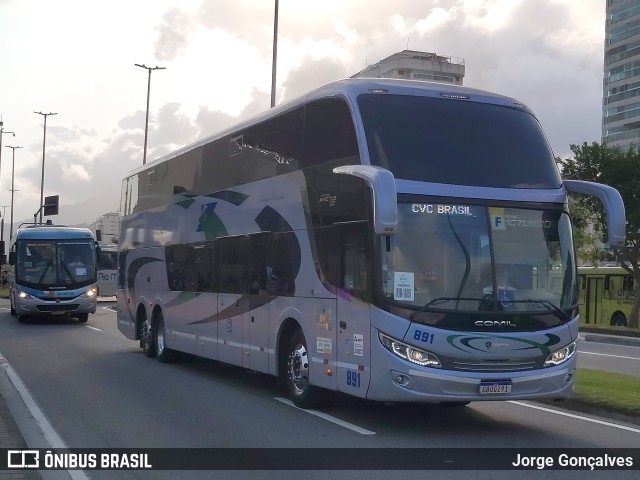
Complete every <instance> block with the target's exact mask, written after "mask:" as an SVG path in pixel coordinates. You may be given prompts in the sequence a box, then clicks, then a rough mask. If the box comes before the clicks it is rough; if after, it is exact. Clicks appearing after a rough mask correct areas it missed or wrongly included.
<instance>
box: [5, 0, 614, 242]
mask: <svg viewBox="0 0 640 480" xmlns="http://www.w3.org/2000/svg"><path fill="white" fill-rule="evenodd" d="M605 3H606V1H605V0H580V1H579V2H578V1H575V0H400V1H389V0H323V1H321V2H319V1H317V0H316V1H312V0H279V15H278V64H277V81H276V103H277V104H281V103H284V102H286V101H288V100H292V99H294V98H296V97H298V96H300V95H302V94H304V93H306V92H307V91H309V90H311V89H313V88H316V87H319V86H321V85H323V84H325V83H328V82H331V81H333V80H338V79H341V78H346V77H350V76H351V75H353V74H355V73H356V72H358V71H360V70H362V69H363V68H365V67H366V66H367V65H368V64H373V63H376V62H377V61H378V60H381V59H383V58H385V57H388V56H389V55H392V54H393V53H396V52H399V51H402V50H405V49H407V48H408V49H410V50H418V51H425V52H435V53H437V54H439V55H444V56H451V57H458V58H462V59H464V62H465V67H466V72H465V78H464V85H465V86H468V87H473V88H479V89H482V90H488V91H492V92H495V93H500V94H504V95H508V96H512V97H515V98H517V99H518V100H520V101H522V102H524V103H526V104H527V105H528V106H529V107H530V108H531V109H532V110H533V111H534V112H535V114H536V115H537V117H538V118H539V120H540V122H541V124H542V127H543V129H544V130H545V132H546V134H547V137H548V139H549V142H550V144H551V147H552V149H553V151H554V154H555V155H556V156H560V157H562V158H567V157H569V156H570V155H571V152H570V145H571V144H581V143H582V142H588V143H591V142H593V141H598V142H599V141H600V134H601V113H602V76H603V58H604V25H605ZM274 5H275V0H133V1H131V0H126V1H125V0H110V1H109V2H104V1H97V0H56V1H55V2H53V1H50V0H0V115H1V116H2V120H3V122H4V130H5V133H4V135H3V140H2V143H3V147H2V150H3V151H2V153H1V164H0V207H4V208H1V209H0V210H1V211H2V215H3V217H4V218H6V219H7V220H6V223H5V231H6V230H7V229H8V223H9V218H10V210H11V208H10V205H11V192H10V189H11V174H12V160H13V155H14V153H15V169H14V224H16V225H17V224H18V223H19V222H21V221H27V220H29V219H31V220H32V219H33V214H34V213H35V212H36V211H37V210H38V208H39V204H40V186H41V174H42V159H43V140H45V138H44V117H43V116H42V115H39V114H36V113H34V112H42V113H50V112H51V113H57V115H51V116H49V117H47V118H48V119H47V128H46V142H45V149H44V151H45V162H44V163H45V175H44V195H45V196H49V195H59V196H60V205H61V207H60V215H58V216H57V217H50V218H52V219H53V220H54V222H55V223H66V224H70V225H74V224H78V223H91V222H93V221H95V220H96V218H97V217H99V216H100V215H102V214H104V213H107V212H113V211H117V210H118V206H119V202H120V184H121V180H122V178H123V177H124V175H125V174H126V172H128V171H129V170H132V169H133V168H136V167H138V166H140V165H141V164H142V158H143V145H144V126H145V112H146V101H147V82H148V72H147V70H145V69H142V68H139V67H136V66H135V64H136V63H138V64H143V65H146V66H148V67H156V66H159V67H164V68H165V69H164V70H155V71H153V73H152V75H151V89H150V108H149V110H150V111H149V132H148V148H147V163H148V162H151V161H153V160H154V159H156V158H159V157H160V156H162V155H165V154H167V153H169V152H171V151H173V150H175V149H177V148H179V147H182V146H184V145H187V144H190V143H192V142H195V141H196V140H198V139H200V138H203V137H206V136H209V135H211V134H214V133H215V132H217V131H219V130H222V129H223V128H226V127H229V126H232V125H233V124H234V123H237V122H239V121H241V120H243V119H246V118H248V117H251V116H253V115H255V114H258V113H260V112H262V111H265V110H267V109H269V107H270V97H271V65H272V47H273V20H274ZM7 132H14V133H15V136H13V135H12V134H11V133H7ZM6 145H10V146H21V147H23V148H22V149H16V150H12V149H9V148H5V146H6ZM4 238H8V233H5V236H4Z"/></svg>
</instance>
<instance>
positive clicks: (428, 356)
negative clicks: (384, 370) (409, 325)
mask: <svg viewBox="0 0 640 480" xmlns="http://www.w3.org/2000/svg"><path fill="white" fill-rule="evenodd" d="M378 337H379V338H380V342H381V343H382V345H384V347H385V348H386V349H387V350H389V351H390V352H391V353H393V354H395V355H397V356H398V357H400V358H402V359H404V360H408V361H409V362H411V363H415V364H416V365H420V366H422V367H433V368H442V364H441V363H440V360H438V357H436V356H435V355H434V354H433V353H430V352H425V351H424V350H421V349H419V348H416V347H412V346H411V345H407V344H406V343H403V342H400V341H398V340H396V339H395V338H391V337H388V336H387V335H385V334H384V333H382V332H378Z"/></svg>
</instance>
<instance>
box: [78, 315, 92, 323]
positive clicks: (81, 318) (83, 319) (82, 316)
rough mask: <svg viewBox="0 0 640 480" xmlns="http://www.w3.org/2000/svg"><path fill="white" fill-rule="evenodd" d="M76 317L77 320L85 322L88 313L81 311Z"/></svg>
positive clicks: (87, 318)
mask: <svg viewBox="0 0 640 480" xmlns="http://www.w3.org/2000/svg"><path fill="white" fill-rule="evenodd" d="M76 318H77V319H78V321H79V322H80V323H85V322H86V321H87V320H89V314H88V313H81V314H80V315H78V316H77V317H76Z"/></svg>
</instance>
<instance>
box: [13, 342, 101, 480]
mask: <svg viewBox="0 0 640 480" xmlns="http://www.w3.org/2000/svg"><path fill="white" fill-rule="evenodd" d="M0 365H1V366H2V368H4V370H5V372H6V374H7V377H9V380H10V381H11V383H12V384H13V386H14V387H15V389H16V391H17V392H18V394H20V397H21V398H22V401H23V402H24V404H25V405H26V407H27V408H28V409H29V412H30V413H31V416H32V417H33V419H34V420H35V422H36V425H37V426H38V427H39V428H40V430H41V431H42V434H43V435H44V438H45V439H46V440H47V441H48V442H49V444H50V445H51V448H56V449H63V450H66V449H68V448H69V447H67V444H66V443H65V442H64V440H62V437H61V436H60V435H59V434H58V432H56V430H55V429H54V428H53V426H52V425H51V424H50V423H49V420H47V417H46V416H45V414H44V412H43V411H42V410H40V407H38V404H37V403H36V401H35V400H34V398H33V396H32V395H31V393H30V392H29V389H28V388H27V386H26V385H25V383H24V382H23V381H22V379H21V378H20V375H18V373H17V372H16V371H15V370H14V369H13V367H12V366H11V365H10V364H9V361H8V360H7V359H6V358H5V357H4V355H2V353H0ZM67 472H68V473H69V475H70V476H71V478H72V479H73V480H89V478H88V477H87V476H86V475H85V473H84V471H82V470H67Z"/></svg>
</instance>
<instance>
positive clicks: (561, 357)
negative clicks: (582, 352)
mask: <svg viewBox="0 0 640 480" xmlns="http://www.w3.org/2000/svg"><path fill="white" fill-rule="evenodd" d="M576 351H577V345H576V342H571V343H570V344H569V345H567V346H566V347H563V348H561V349H560V350H556V351H555V352H553V353H552V354H550V355H549V356H548V357H547V359H546V360H545V362H544V366H545V367H551V366H554V365H560V364H561V363H564V362H566V361H567V360H569V359H570V358H571V357H573V356H574V355H575V354H576Z"/></svg>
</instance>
